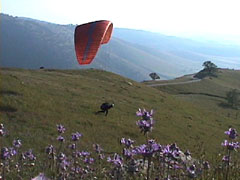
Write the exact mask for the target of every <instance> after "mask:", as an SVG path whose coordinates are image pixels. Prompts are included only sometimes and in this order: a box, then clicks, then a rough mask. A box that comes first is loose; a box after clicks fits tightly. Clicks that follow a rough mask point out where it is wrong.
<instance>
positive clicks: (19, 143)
mask: <svg viewBox="0 0 240 180" xmlns="http://www.w3.org/2000/svg"><path fill="white" fill-rule="evenodd" d="M13 146H14V147H16V148H20V147H21V146H22V143H21V140H20V139H15V140H14V141H13Z"/></svg>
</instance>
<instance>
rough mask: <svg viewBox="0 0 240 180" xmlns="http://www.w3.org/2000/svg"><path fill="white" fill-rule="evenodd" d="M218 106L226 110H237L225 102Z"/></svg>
mask: <svg viewBox="0 0 240 180" xmlns="http://www.w3.org/2000/svg"><path fill="white" fill-rule="evenodd" d="M218 105H219V106H220V107H222V108H224V109H237V108H236V107H232V106H231V105H230V104H228V103H225V102H221V103H219V104H218Z"/></svg>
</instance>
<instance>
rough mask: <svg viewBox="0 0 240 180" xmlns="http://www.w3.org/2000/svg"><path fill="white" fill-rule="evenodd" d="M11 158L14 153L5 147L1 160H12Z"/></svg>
mask: <svg viewBox="0 0 240 180" xmlns="http://www.w3.org/2000/svg"><path fill="white" fill-rule="evenodd" d="M11 156H12V153H11V150H10V148H7V147H3V148H2V149H1V159H2V160H6V159H10V158H11Z"/></svg>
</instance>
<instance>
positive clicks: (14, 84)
mask: <svg viewBox="0 0 240 180" xmlns="http://www.w3.org/2000/svg"><path fill="white" fill-rule="evenodd" d="M0 77H1V91H0V113H1V114H0V122H1V123H4V125H5V127H6V128H7V129H8V135H7V137H6V141H4V143H5V144H8V145H10V144H11V142H12V140H13V139H14V138H16V137H19V138H20V139H22V143H23V145H24V148H33V149H34V151H36V152H40V151H44V148H45V146H47V145H48V144H56V137H57V133H56V124H63V125H64V126H65V127H66V129H67V132H66V135H67V136H68V137H70V134H71V133H72V132H76V131H79V132H81V133H82V134H83V138H82V140H81V145H82V147H83V148H86V147H88V148H91V147H92V143H99V144H101V145H102V146H103V148H104V149H105V150H106V151H109V152H112V151H118V152H119V153H120V152H121V150H120V146H119V139H120V138H122V137H126V138H132V139H134V140H136V141H137V144H139V143H144V141H145V138H144V137H143V135H142V134H140V132H139V129H138V128H137V126H136V121H137V120H138V118H137V117H136V116H135V112H136V110H137V109H138V108H139V107H140V108H143V107H144V108H146V109H154V112H155V113H154V119H155V127H154V130H153V132H152V133H151V134H150V137H152V138H156V139H157V140H158V141H159V142H160V143H162V144H166V143H173V142H177V143H178V144H179V146H180V147H182V148H183V149H190V150H192V151H193V150H196V148H195V147H194V146H193V145H196V144H198V143H200V142H201V141H203V142H204V143H205V144H204V145H205V146H206V147H208V151H209V152H213V151H216V150H217V149H218V148H219V144H220V143H221V141H222V139H223V137H224V135H223V133H222V132H223V131H224V130H225V129H226V128H227V127H228V126H229V125H233V126H236V125H237V124H239V122H238V121H236V120H235V119H233V118H231V117H226V116H221V115H219V114H218V113H217V112H211V113H209V111H211V110H209V111H207V110H205V109H204V108H199V107H198V106H197V105H194V104H192V103H191V102H188V101H186V102H185V101H182V100H180V99H177V98H175V97H173V96H171V95H168V94H166V93H162V92H161V91H159V90H158V89H155V88H152V87H148V86H146V85H144V84H141V83H137V82H135V81H132V80H129V79H126V78H123V77H121V76H119V75H116V74H113V73H109V72H105V71H100V70H93V69H91V70H75V71H70V70H47V69H44V70H21V69H1V76H0ZM105 101H108V102H114V103H115V107H114V108H113V109H111V110H110V112H109V115H108V116H107V117H105V116H104V115H103V114H99V115H95V114H94V112H96V111H97V110H99V106H100V104H101V103H102V102H105ZM219 121H220V122H221V124H220V123H219ZM83 145H85V146H83Z"/></svg>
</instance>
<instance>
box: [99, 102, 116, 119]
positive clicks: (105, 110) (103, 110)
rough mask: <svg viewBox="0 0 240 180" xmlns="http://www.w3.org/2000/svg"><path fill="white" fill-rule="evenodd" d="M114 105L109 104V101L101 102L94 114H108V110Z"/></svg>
mask: <svg viewBox="0 0 240 180" xmlns="http://www.w3.org/2000/svg"><path fill="white" fill-rule="evenodd" d="M112 107H114V104H109V103H103V104H102V105H101V106H100V109H101V111H97V112H96V114H98V113H105V116H107V115H108V110H109V109H111V108H112Z"/></svg>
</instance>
